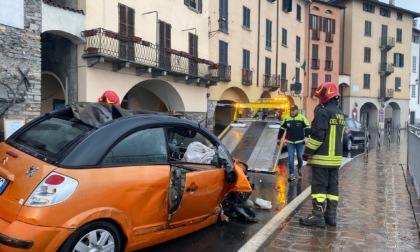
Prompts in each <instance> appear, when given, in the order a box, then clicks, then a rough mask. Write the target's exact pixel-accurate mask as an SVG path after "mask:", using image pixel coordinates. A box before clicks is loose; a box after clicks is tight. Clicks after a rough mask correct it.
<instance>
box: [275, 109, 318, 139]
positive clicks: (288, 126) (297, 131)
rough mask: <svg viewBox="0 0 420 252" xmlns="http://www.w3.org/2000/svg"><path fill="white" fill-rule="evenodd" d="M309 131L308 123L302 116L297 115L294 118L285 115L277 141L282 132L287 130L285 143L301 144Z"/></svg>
mask: <svg viewBox="0 0 420 252" xmlns="http://www.w3.org/2000/svg"><path fill="white" fill-rule="evenodd" d="M310 129H311V128H310V126H309V122H308V120H307V119H306V117H305V116H304V115H302V114H297V115H296V116H295V117H292V116H290V115H287V116H286V117H285V118H284V119H283V121H282V122H281V125H280V130H279V133H278V135H277V139H281V137H282V136H283V134H284V131H285V130H287V132H286V139H287V143H291V144H297V143H303V142H304V138H305V136H308V135H309V132H310Z"/></svg>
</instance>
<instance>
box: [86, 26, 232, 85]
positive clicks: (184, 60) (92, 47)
mask: <svg viewBox="0 0 420 252" xmlns="http://www.w3.org/2000/svg"><path fill="white" fill-rule="evenodd" d="M82 36H83V37H85V39H86V44H85V50H84V54H83V57H85V58H89V57H97V56H101V57H105V58H106V59H108V60H109V61H111V62H124V61H125V62H130V63H133V64H134V65H136V66H143V67H152V68H157V69H160V70H162V71H168V72H169V73H168V74H171V73H172V74H174V75H182V74H185V75H188V76H189V77H191V78H203V79H208V80H211V81H219V74H220V73H223V74H224V75H223V77H225V78H226V77H227V75H228V77H229V78H230V66H229V73H228V74H227V73H226V69H223V70H221V69H220V65H219V64H217V63H214V62H212V61H210V60H206V59H201V58H198V57H195V56H193V55H191V54H189V53H187V52H182V51H178V50H175V49H172V48H161V47H158V46H156V45H155V44H152V43H151V42H149V41H145V40H142V39H141V38H140V37H136V36H123V35H120V34H117V33H115V32H112V31H110V30H106V29H104V28H96V29H92V30H87V31H82Z"/></svg>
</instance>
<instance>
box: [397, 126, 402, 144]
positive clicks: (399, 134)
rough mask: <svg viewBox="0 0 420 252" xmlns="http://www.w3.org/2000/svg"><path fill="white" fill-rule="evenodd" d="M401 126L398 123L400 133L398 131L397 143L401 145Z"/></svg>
mask: <svg viewBox="0 0 420 252" xmlns="http://www.w3.org/2000/svg"><path fill="white" fill-rule="evenodd" d="M400 137H401V125H400V124H399V123H398V131H397V142H398V143H400V141H401V139H400Z"/></svg>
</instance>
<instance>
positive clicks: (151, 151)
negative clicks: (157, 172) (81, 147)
mask: <svg viewBox="0 0 420 252" xmlns="http://www.w3.org/2000/svg"><path fill="white" fill-rule="evenodd" d="M167 156H168V155H167V148H166V140H165V134H164V130H163V129H162V128H154V129H145V130H141V131H138V132H135V133H133V134H131V135H129V136H127V137H126V138H124V139H123V140H121V141H120V142H119V143H118V144H117V145H115V146H114V147H113V148H112V149H111V150H110V151H109V152H108V154H107V155H106V156H105V158H104V159H103V161H102V165H120V166H128V165H143V164H161V163H167V162H168V159H167Z"/></svg>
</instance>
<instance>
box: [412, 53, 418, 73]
mask: <svg viewBox="0 0 420 252" xmlns="http://www.w3.org/2000/svg"><path fill="white" fill-rule="evenodd" d="M412 72H413V73H417V56H413V70H412Z"/></svg>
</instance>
